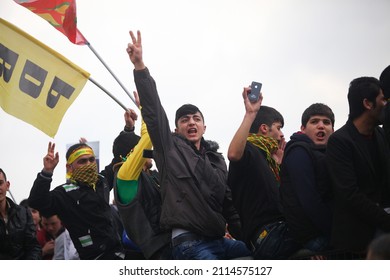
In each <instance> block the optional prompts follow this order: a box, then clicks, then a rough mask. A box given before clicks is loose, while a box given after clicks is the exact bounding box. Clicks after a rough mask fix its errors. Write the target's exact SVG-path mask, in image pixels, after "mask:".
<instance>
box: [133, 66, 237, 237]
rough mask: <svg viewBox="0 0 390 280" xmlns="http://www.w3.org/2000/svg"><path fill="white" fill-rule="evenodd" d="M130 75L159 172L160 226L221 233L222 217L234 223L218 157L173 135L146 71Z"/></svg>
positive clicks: (224, 173)
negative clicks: (137, 94) (160, 195)
mask: <svg viewBox="0 0 390 280" xmlns="http://www.w3.org/2000/svg"><path fill="white" fill-rule="evenodd" d="M134 78H135V84H136V86H137V91H138V93H139V97H140V101H141V104H142V117H143V119H144V121H145V123H146V125H147V127H148V132H149V135H150V138H151V140H152V143H153V148H154V151H153V157H154V160H155V162H156V166H157V168H158V170H159V173H160V182H161V194H162V213H161V226H162V227H164V228H165V229H172V228H182V229H185V230H188V231H191V232H193V233H197V234H201V235H204V236H209V237H222V236H224V234H225V227H226V222H228V223H230V222H231V221H232V222H238V215H237V213H236V211H235V209H234V207H233V205H232V202H231V198H230V197H229V195H230V194H229V188H228V186H227V183H226V181H227V167H226V163H225V161H224V158H223V156H222V155H221V154H220V153H218V152H217V151H216V149H215V147H214V148H213V147H212V145H210V144H209V143H208V142H206V141H204V140H203V141H202V143H201V146H202V149H201V151H198V150H197V149H196V148H195V146H193V145H192V144H191V143H189V142H188V141H187V140H186V139H184V138H182V137H180V136H179V135H176V134H172V133H171V129H170V127H169V122H168V119H167V116H166V113H165V111H164V109H163V107H162V105H161V102H160V98H159V96H158V93H157V89H156V84H155V82H154V80H153V78H152V77H151V76H150V74H149V70H148V69H145V70H141V71H134ZM225 218H226V219H227V220H225Z"/></svg>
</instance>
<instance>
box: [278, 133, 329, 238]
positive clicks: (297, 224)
mask: <svg viewBox="0 0 390 280" xmlns="http://www.w3.org/2000/svg"><path fill="white" fill-rule="evenodd" d="M325 151H326V146H325V145H315V144H314V142H313V141H312V140H311V139H310V138H309V137H308V136H307V135H306V134H303V133H294V134H293V135H292V136H291V140H290V141H289V142H288V143H287V145H286V148H285V150H284V156H283V162H282V165H281V172H280V175H281V185H280V195H281V200H282V205H283V211H284V216H285V217H286V221H287V223H288V225H289V228H290V230H291V234H292V236H293V237H294V238H295V239H296V240H297V241H298V242H300V243H301V244H304V243H306V242H307V241H309V240H310V239H312V238H316V237H319V236H322V237H325V238H327V239H330V232H331V226H332V209H331V203H332V189H331V188H332V187H331V182H330V178H329V173H328V170H327V166H326V162H325Z"/></svg>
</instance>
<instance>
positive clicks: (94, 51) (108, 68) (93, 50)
mask: <svg viewBox="0 0 390 280" xmlns="http://www.w3.org/2000/svg"><path fill="white" fill-rule="evenodd" d="M87 46H88V48H89V49H90V50H91V51H92V52H93V53H94V55H95V56H96V57H97V58H98V59H99V60H100V62H101V63H102V64H103V65H104V67H106V69H107V70H108V72H110V74H111V75H112V76H113V77H114V79H115V80H116V81H117V82H118V84H119V85H120V86H121V87H122V88H123V90H124V91H125V92H126V93H127V95H128V96H129V97H130V99H131V100H132V101H133V102H134V104H135V105H137V103H136V102H135V100H134V98H133V97H132V96H131V94H130V93H129V91H128V90H127V89H126V88H125V86H124V85H123V84H122V83H121V81H120V80H119V79H118V78H117V76H116V75H115V74H114V73H113V72H112V71H111V69H110V67H108V65H107V64H106V63H105V62H104V60H103V59H102V58H101V57H100V55H99V54H98V53H97V52H96V50H95V49H94V48H93V47H92V46H91V44H90V43H89V42H88V43H87Z"/></svg>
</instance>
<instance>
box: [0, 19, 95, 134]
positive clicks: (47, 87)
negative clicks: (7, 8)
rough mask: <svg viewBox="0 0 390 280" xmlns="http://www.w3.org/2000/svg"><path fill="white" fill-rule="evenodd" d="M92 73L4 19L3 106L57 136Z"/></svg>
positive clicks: (0, 49) (0, 36)
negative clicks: (68, 111) (59, 128)
mask: <svg viewBox="0 0 390 280" xmlns="http://www.w3.org/2000/svg"><path fill="white" fill-rule="evenodd" d="M88 78H89V73H88V72H86V71H84V70H83V69H81V68H79V67H78V66H77V65H75V64H73V63H72V62H71V61H69V60H67V59H66V58H65V57H63V56H62V55H61V54H59V53H57V52H56V51H54V50H52V49H50V48H49V47H48V46H46V45H44V44H43V43H41V42H40V41H38V40H36V39H35V38H33V37H32V36H30V35H28V34H27V33H25V32H23V31H22V30H20V29H19V28H17V27H16V26H14V25H12V24H11V23H9V22H7V21H5V20H4V19H1V18H0V107H1V108H2V109H3V110H4V111H5V112H7V113H8V114H10V115H13V116H15V117H16V118H19V119H21V120H23V121H25V122H27V123H29V124H31V125H33V126H35V127H36V128H38V129H39V130H41V131H43V132H44V133H46V134H47V135H49V136H51V137H54V136H55V134H56V133H57V131H58V127H59V125H60V123H61V121H62V118H63V116H64V115H65V112H66V110H67V109H68V108H69V107H70V106H71V104H72V103H73V101H74V100H75V99H76V98H77V96H78V95H79V94H80V92H81V90H82V89H83V87H84V85H85V83H86V82H87V81H88Z"/></svg>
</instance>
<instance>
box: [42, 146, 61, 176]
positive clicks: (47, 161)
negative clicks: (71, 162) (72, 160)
mask: <svg viewBox="0 0 390 280" xmlns="http://www.w3.org/2000/svg"><path fill="white" fill-rule="evenodd" d="M55 147H56V144H54V143H51V142H49V145H48V146H47V155H46V156H45V157H44V158H43V171H45V172H48V173H53V171H54V169H55V168H56V166H57V164H58V162H59V161H60V157H59V155H58V152H55Z"/></svg>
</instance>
